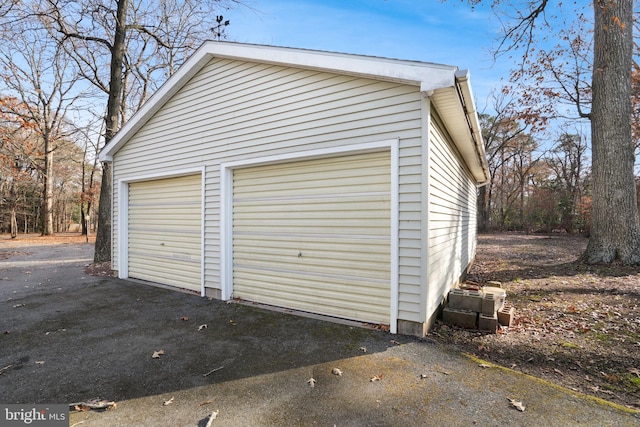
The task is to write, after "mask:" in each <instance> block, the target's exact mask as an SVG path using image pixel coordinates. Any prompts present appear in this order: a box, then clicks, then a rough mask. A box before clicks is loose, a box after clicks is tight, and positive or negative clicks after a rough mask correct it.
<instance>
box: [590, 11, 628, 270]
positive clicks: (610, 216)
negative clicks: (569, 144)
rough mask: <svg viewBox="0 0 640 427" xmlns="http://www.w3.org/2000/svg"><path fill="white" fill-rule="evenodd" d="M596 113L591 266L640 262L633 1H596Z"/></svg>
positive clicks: (594, 107) (594, 69) (592, 117)
mask: <svg viewBox="0 0 640 427" xmlns="http://www.w3.org/2000/svg"><path fill="white" fill-rule="evenodd" d="M593 3H594V9H595V25H594V62H593V77H592V79H593V81H592V85H593V104H592V110H591V135H592V162H593V165H592V171H593V207H592V219H591V235H590V239H589V244H588V246H587V249H586V252H585V254H584V256H583V259H584V260H585V261H586V262H588V263H611V262H613V261H621V262H622V263H624V264H638V263H640V224H639V222H638V207H637V202H636V192H635V183H634V175H633V166H634V147H633V143H632V138H631V101H630V95H631V66H632V52H633V38H632V29H633V0H595V1H594V2H593Z"/></svg>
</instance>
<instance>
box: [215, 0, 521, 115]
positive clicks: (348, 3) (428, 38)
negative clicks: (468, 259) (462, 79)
mask: <svg viewBox="0 0 640 427" xmlns="http://www.w3.org/2000/svg"><path fill="white" fill-rule="evenodd" d="M247 4H248V5H249V6H250V7H249V8H247V7H242V6H239V7H236V8H234V9H232V10H229V11H226V12H225V13H224V16H225V19H229V20H230V21H231V25H230V26H229V27H228V28H227V35H228V39H229V40H232V41H237V42H244V43H257V44H267V45H275V46H286V47H297V48H305V49H318V50H327V51H334V52H344V53H355V54H362V55H373V56H382V57H387V58H399V59H409V60H418V61H425V62H435V63H440V64H447V65H455V66H457V67H459V68H460V69H469V70H470V72H471V84H472V87H473V91H474V95H475V98H476V104H477V107H478V109H479V111H483V110H484V109H485V105H486V104H487V97H488V96H489V95H490V93H491V91H492V90H499V89H500V87H501V86H502V81H501V79H503V80H506V79H508V72H509V69H510V67H511V65H512V64H511V63H510V62H508V60H506V59H503V60H501V61H499V62H498V63H494V61H493V57H492V55H491V49H492V47H493V46H494V45H495V43H496V39H497V37H498V36H499V31H498V30H499V21H498V20H497V18H496V17H495V16H494V15H493V13H492V12H491V11H490V10H489V9H487V8H484V9H482V8H476V9H475V10H472V9H471V7H470V6H468V5H467V4H466V3H464V2H461V1H460V0H449V1H447V2H441V1H438V0H248V2H247Z"/></svg>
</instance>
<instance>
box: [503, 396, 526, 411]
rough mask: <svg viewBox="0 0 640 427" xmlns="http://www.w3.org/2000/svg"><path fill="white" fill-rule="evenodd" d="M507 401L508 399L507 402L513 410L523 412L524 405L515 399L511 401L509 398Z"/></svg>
mask: <svg viewBox="0 0 640 427" xmlns="http://www.w3.org/2000/svg"><path fill="white" fill-rule="evenodd" d="M507 399H509V402H510V403H511V406H513V407H514V408H516V409H517V410H518V411H520V412H524V409H525V407H524V405H523V404H522V402H519V401H517V400H515V399H511V398H510V397H507Z"/></svg>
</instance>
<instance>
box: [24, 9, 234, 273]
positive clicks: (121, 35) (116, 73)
mask: <svg viewBox="0 0 640 427" xmlns="http://www.w3.org/2000/svg"><path fill="white" fill-rule="evenodd" d="M234 4H238V2H236V1H234V0H227V1H223V0H203V1H195V0H137V1H136V0H117V1H116V2H108V1H105V0H80V1H77V0H74V1H72V0H46V1H44V2H43V3H42V4H41V3H40V2H35V1H34V2H32V8H33V10H35V11H37V14H38V16H39V17H40V19H41V20H42V21H43V22H44V23H45V24H46V26H47V28H48V29H49V34H50V36H51V37H52V38H54V39H55V40H56V41H57V42H58V43H59V44H60V45H61V46H63V47H64V48H65V49H66V51H67V53H68V54H70V55H72V57H73V58H74V60H75V63H76V65H77V67H78V68H79V69H80V70H81V73H82V75H83V76H84V77H85V78H86V79H87V81H89V82H91V84H92V85H94V86H95V87H96V88H98V89H99V90H100V91H102V92H103V93H104V94H105V95H106V96H105V97H106V107H105V110H106V111H105V124H106V126H105V132H104V141H105V143H107V142H109V140H110V139H111V138H112V137H113V136H114V135H115V133H116V132H117V130H118V129H119V127H120V126H121V125H122V123H123V121H124V120H125V119H126V118H127V117H128V112H129V111H136V110H137V109H138V108H139V106H140V105H141V104H142V102H144V101H145V100H146V99H147V97H148V94H149V93H150V92H152V91H153V90H154V89H155V87H157V86H158V85H160V84H161V83H162V82H164V81H165V80H166V78H167V77H168V76H170V75H171V74H172V73H173V72H174V71H175V69H176V68H177V67H178V66H180V65H181V64H182V63H183V62H184V61H185V60H186V58H187V57H188V56H189V55H190V54H191V53H192V52H193V51H194V50H195V48H196V47H197V46H199V45H200V44H201V43H202V42H203V41H204V40H206V39H207V38H208V37H210V35H211V30H212V28H214V27H215V26H216V24H217V21H216V20H215V19H216V15H214V14H212V13H211V12H212V11H213V10H214V9H216V8H218V9H219V8H227V7H229V6H231V5H234ZM105 69H109V70H110V72H109V74H108V75H107V74H105V73H104V71H103V70H105ZM102 167H103V171H102V185H101V192H100V204H99V223H98V234H97V236H96V250H95V256H94V260H95V262H105V261H108V260H110V259H111V187H110V185H111V166H110V164H108V163H104V164H103V165H102Z"/></svg>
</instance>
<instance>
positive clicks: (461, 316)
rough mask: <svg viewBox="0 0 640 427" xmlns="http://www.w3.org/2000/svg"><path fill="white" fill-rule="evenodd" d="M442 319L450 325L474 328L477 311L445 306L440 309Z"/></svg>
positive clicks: (476, 321)
mask: <svg viewBox="0 0 640 427" xmlns="http://www.w3.org/2000/svg"><path fill="white" fill-rule="evenodd" d="M442 320H443V321H444V322H445V323H449V324H452V325H458V326H462V327H463V328H470V329H475V328H477V326H478V313H476V312H475V311H468V310H456V309H454V308H451V307H445V308H444V310H442Z"/></svg>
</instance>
